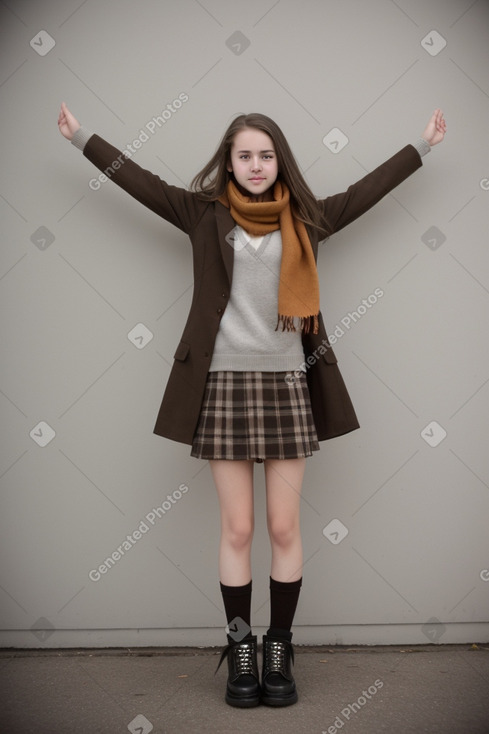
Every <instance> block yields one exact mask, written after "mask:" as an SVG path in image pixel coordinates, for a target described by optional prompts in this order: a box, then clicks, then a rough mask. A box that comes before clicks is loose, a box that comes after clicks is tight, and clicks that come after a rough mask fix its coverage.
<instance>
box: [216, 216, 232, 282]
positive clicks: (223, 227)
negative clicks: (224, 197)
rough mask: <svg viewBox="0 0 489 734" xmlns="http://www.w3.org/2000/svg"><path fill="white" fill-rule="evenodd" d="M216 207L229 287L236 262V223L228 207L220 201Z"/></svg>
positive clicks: (220, 242) (220, 243) (220, 244)
mask: <svg viewBox="0 0 489 734" xmlns="http://www.w3.org/2000/svg"><path fill="white" fill-rule="evenodd" d="M215 207H216V210H215V211H216V222H217V231H218V234H219V246H220V248H221V255H222V259H223V262H224V267H225V268H226V273H227V276H228V280H229V287H231V281H232V278H233V263H234V247H233V242H234V240H233V237H234V232H233V229H234V227H235V224H236V223H235V221H234V219H233V218H232V216H231V213H230V211H229V209H228V208H227V207H225V206H224V205H223V204H221V203H220V202H218V201H216V204H215Z"/></svg>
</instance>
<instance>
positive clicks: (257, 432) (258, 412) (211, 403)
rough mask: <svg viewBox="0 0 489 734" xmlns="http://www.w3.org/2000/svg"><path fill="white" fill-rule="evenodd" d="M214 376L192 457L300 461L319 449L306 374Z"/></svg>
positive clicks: (210, 378)
mask: <svg viewBox="0 0 489 734" xmlns="http://www.w3.org/2000/svg"><path fill="white" fill-rule="evenodd" d="M298 374H299V373H298V372H297V373H296V372H234V371H227V370H225V371H224V370H221V371H217V372H209V374H208V375H207V384H206V390H205V394H204V399H203V402H202V408H201V412H200V418H199V423H198V426H197V430H196V432H195V435H194V440H193V443H192V450H191V452H190V455H191V456H195V457H196V458H198V459H234V460H239V459H241V460H242V459H254V460H255V461H263V460H264V459H295V458H298V457H301V456H311V454H312V452H313V451H318V450H319V442H318V439H317V434H316V428H315V426H314V420H313V417H312V411H311V403H310V399H309V391H308V388H307V380H306V375H305V373H304V372H301V373H300V376H299V377H297V375H298Z"/></svg>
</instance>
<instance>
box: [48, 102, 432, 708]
mask: <svg viewBox="0 0 489 734" xmlns="http://www.w3.org/2000/svg"><path fill="white" fill-rule="evenodd" d="M58 127H59V130H60V132H61V134H62V135H63V136H64V137H65V138H67V139H68V140H71V142H72V143H73V144H74V145H75V146H77V147H78V148H80V149H81V150H82V151H83V153H84V155H85V156H86V157H87V158H88V159H89V160H90V161H92V163H94V164H95V165H96V166H97V167H98V168H99V169H100V170H102V171H105V172H106V175H107V176H108V177H109V178H111V179H112V180H113V181H114V182H115V183H117V184H118V185H119V186H121V187H122V188H123V189H125V190H126V191H127V192H128V193H129V194H130V195H132V196H134V197H135V198H136V199H138V201H140V202H141V203H143V204H145V205H146V206H148V207H149V208H150V209H152V210H153V211H155V212H156V213H158V214H160V215H161V216H162V217H164V218H165V219H166V220H167V221H169V222H171V223H172V224H174V225H175V226H177V227H179V228H180V229H182V230H183V231H185V232H187V233H188V234H189V237H190V240H191V242H192V245H193V252H194V275H195V284H194V299H193V302H192V307H191V311H190V314H189V318H188V321H187V325H186V327H185V331H184V335H183V339H182V341H181V342H180V344H179V346H178V349H177V351H176V353H175V363H174V368H173V371H172V373H171V375H170V379H169V382H168V386H167V389H166V392H165V396H164V398H163V403H162V407H161V409H160V414H159V416H158V422H157V426H156V428H155V433H158V434H159V435H162V436H167V437H169V438H172V439H174V440H177V441H182V442H184V443H188V444H191V445H192V450H191V455H192V456H195V457H198V458H202V459H207V460H208V461H209V463H210V467H211V471H212V475H213V479H214V482H215V485H216V489H217V493H218V497H219V505H220V513H221V538H220V546H219V577H220V588H221V592H222V597H223V604H224V608H225V613H226V619H227V623H228V624H227V626H226V631H227V641H228V645H227V646H226V647H225V649H224V651H223V653H222V656H221V660H220V663H219V665H220V664H221V663H222V661H223V659H224V658H225V657H226V658H227V663H228V680H227V685H226V694H225V700H226V702H227V703H228V704H230V705H232V706H239V707H251V706H256V705H257V704H258V703H260V702H262V703H264V704H267V705H271V706H286V705H289V704H293V703H295V702H296V701H297V690H296V685H295V681H294V677H293V673H292V663H293V659H294V658H293V647H292V643H291V640H292V633H291V627H292V622H293V619H294V614H295V610H296V606H297V602H298V598H299V591H300V588H301V584H302V560H303V559H302V542H301V533H300V518H299V511H300V499H301V489H302V481H303V476H304V469H305V463H306V457H307V456H311V455H312V452H313V451H316V450H318V449H319V443H318V439H319V440H324V439H325V438H329V437H331V436H333V435H340V433H342V432H343V433H344V432H346V431H348V430H353V429H354V428H356V427H358V424H357V423H356V419H355V417H354V414H353V411H352V413H351V415H353V418H352V417H350V419H349V422H346V423H344V424H343V425H342V427H338V426H337V427H336V428H335V429H334V430H329V431H328V430H326V429H323V422H325V421H326V422H327V421H328V420H330V418H331V420H333V419H334V418H335V412H337V411H339V410H340V409H341V405H343V406H344V405H345V404H346V403H347V400H348V396H347V393H346V390H345V388H344V385H343V383H342V381H341V378H340V377H339V372H336V371H335V370H337V366H336V365H335V364H334V363H335V362H336V360H335V358H334V357H331V354H332V352H331V351H329V352H328V354H329V357H328V355H327V356H326V357H325V360H326V362H329V363H328V364H325V363H324V362H322V361H321V359H320V357H319V356H318V355H322V354H323V353H324V352H325V351H326V350H327V349H328V350H330V347H329V343H328V342H327V337H326V332H325V330H324V325H323V322H322V318H321V314H320V311H319V287H318V275H317V270H316V257H317V243H318V241H319V240H322V239H325V238H326V237H327V236H330V235H331V234H333V232H335V231H338V229H341V228H342V227H343V226H345V225H346V224H348V223H349V222H351V221H353V219H355V218H357V217H358V216H360V215H361V214H363V213H364V212H365V211H366V210H367V209H369V208H370V207H371V206H373V205H374V204H375V203H376V202H377V201H378V200H379V199H380V198H382V197H383V196H384V195H385V194H387V193H388V192H389V191H390V190H392V189H393V188H394V187H395V186H397V185H398V184H399V183H400V182H401V181H402V180H404V179H405V178H406V177H407V176H409V175H411V173H413V172H414V171H415V170H416V169H417V168H418V167H420V166H421V165H422V163H421V156H423V155H425V154H426V153H427V152H429V150H430V147H431V146H433V145H436V144H437V143H439V142H441V141H442V140H443V138H444V135H445V132H446V124H445V121H444V118H443V113H442V111H441V110H440V109H437V110H435V111H434V113H433V115H432V117H431V119H430V121H429V122H428V125H427V126H426V128H425V130H424V132H423V133H422V136H421V138H420V139H418V140H417V141H416V142H415V143H414V144H413V145H407V146H405V148H403V149H402V150H401V151H399V153H397V154H396V155H395V156H393V157H392V158H391V159H389V160H388V161H386V162H385V163H384V164H382V165H381V166H379V167H378V168H377V169H375V170H374V171H373V172H372V173H370V174H368V175H367V176H365V177H363V178H362V179H361V180H360V181H358V182H357V183H356V184H353V185H352V186H351V187H349V189H348V190H347V191H346V192H345V193H343V194H337V195H336V196H331V197H328V198H327V199H323V200H317V199H316V198H315V197H314V195H313V194H312V192H311V190H310V189H309V187H308V185H307V183H306V182H305V180H304V178H303V176H302V175H301V173H300V170H299V167H298V165H297V163H296V161H295V159H294V157H293V155H292V152H291V150H290V148H289V145H288V143H287V141H286V139H285V137H284V135H283V133H282V131H281V130H280V128H279V127H278V126H277V125H276V123H275V122H273V120H271V119H270V118H269V117H266V116H265V115H261V114H250V115H240V116H239V117H237V118H236V119H235V120H234V121H233V122H232V123H231V125H230V126H229V128H228V129H227V131H226V132H225V134H224V136H223V138H222V140H221V142H220V144H219V147H218V148H217V151H216V153H215V154H214V156H213V157H212V158H211V160H210V161H209V163H208V164H207V165H206V166H205V167H204V169H203V170H202V171H201V172H200V173H199V174H197V176H196V177H195V178H194V179H193V181H192V184H191V187H190V191H187V190H185V189H182V188H179V187H175V186H170V185H168V184H167V183H166V182H165V181H163V180H161V179H160V178H159V177H158V176H156V175H154V174H151V173H150V172H149V171H146V170H144V169H142V168H141V167H139V166H138V165H137V164H136V163H134V161H132V160H130V156H129V157H128V156H127V155H124V154H122V153H121V151H119V150H118V149H116V148H114V147H112V146H111V145H109V143H107V142H106V141H104V140H103V139H102V138H100V137H99V136H98V135H94V134H93V135H92V134H91V133H90V132H89V131H88V130H87V129H85V128H84V127H81V126H80V123H79V122H78V121H77V120H76V119H75V117H74V116H73V115H72V114H71V112H70V111H69V110H68V108H67V107H66V105H65V103H64V102H63V103H62V105H61V111H60V114H59V119H58ZM99 178H100V177H99ZM104 180H105V179H104ZM216 306H217V308H216ZM321 337H324V338H323V339H322V340H321ZM314 339H316V341H315V342H313V343H314V344H315V345H316V347H317V348H316V349H315V352H314V354H315V357H314V358H313V359H312V361H307V362H306V361H305V353H306V351H309V353H310V352H311V351H312V350H311V349H309V348H307V349H306V345H307V344H309V343H310V340H314ZM320 362H321V369H323V367H324V368H325V369H326V370H329V372H327V374H328V375H334V376H335V377H334V380H333V381H331V379H330V378H324V379H325V380H326V381H325V382H324V383H323V384H322V389H321V390H320V392H321V400H322V401H323V400H325V401H326V402H321V403H320V402H318V400H319V398H316V396H315V395H314V397H313V393H312V384H313V383H312V382H310V381H309V380H310V378H311V377H312V375H313V374H315V371H316V370H317V369H319V366H320V365H319V363H320ZM323 374H326V372H324V373H323ZM321 379H323V378H321ZM328 379H329V382H328V381H327V380H328ZM308 385H309V386H311V390H309V387H308ZM335 391H336V392H335ZM341 391H343V392H341ZM338 396H340V398H339V397H338ZM328 401H329V402H328ZM340 404H341V405H340ZM326 405H327V406H328V408H327V410H326V409H323V407H322V406H326ZM325 413H327V415H325ZM329 413H331V416H330V415H329ZM179 422H180V423H179ZM254 462H263V463H264V471H265V481H266V507H267V525H268V532H269V536H270V543H271V569H270V627H269V629H268V631H267V634H266V635H264V636H263V665H262V676H261V684H260V679H259V674H258V664H257V638H256V636H253V635H252V631H251V619H250V609H251V564H250V554H251V542H252V537H253V525H254V512H253V467H254ZM218 667H219V666H218Z"/></svg>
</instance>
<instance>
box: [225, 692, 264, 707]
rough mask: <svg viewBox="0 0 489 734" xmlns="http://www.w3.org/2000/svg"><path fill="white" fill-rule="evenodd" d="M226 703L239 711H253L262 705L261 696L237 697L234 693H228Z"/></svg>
mask: <svg viewBox="0 0 489 734" xmlns="http://www.w3.org/2000/svg"><path fill="white" fill-rule="evenodd" d="M225 701H226V703H227V704H229V705H230V706H235V707H236V708H239V709H251V708H254V707H255V706H259V704H260V695H259V694H258V695H256V696H247V697H244V696H236V695H235V694H234V693H233V692H232V691H226V696H225Z"/></svg>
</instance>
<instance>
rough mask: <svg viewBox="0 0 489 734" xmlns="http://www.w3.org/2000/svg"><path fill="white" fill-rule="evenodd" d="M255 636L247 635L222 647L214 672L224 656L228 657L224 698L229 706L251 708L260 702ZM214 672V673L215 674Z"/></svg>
mask: <svg viewBox="0 0 489 734" xmlns="http://www.w3.org/2000/svg"><path fill="white" fill-rule="evenodd" d="M256 653H257V642H256V637H247V638H245V639H244V640H241V642H233V643H231V644H229V645H227V647H225V648H224V650H223V652H222V655H221V659H220V661H219V665H218V666H217V668H216V673H217V671H218V670H219V668H220V667H221V663H222V661H223V660H224V658H225V657H227V659H228V681H227V685H226V696H225V700H226V703H228V704H229V705H230V706H237V707H238V708H252V707H253V706H258V704H259V703H260V682H259V677H258V662H257V657H256ZM216 673H214V675H215V674H216Z"/></svg>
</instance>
